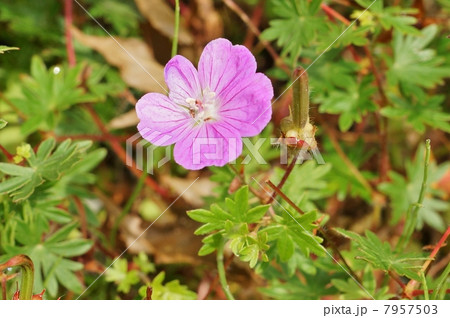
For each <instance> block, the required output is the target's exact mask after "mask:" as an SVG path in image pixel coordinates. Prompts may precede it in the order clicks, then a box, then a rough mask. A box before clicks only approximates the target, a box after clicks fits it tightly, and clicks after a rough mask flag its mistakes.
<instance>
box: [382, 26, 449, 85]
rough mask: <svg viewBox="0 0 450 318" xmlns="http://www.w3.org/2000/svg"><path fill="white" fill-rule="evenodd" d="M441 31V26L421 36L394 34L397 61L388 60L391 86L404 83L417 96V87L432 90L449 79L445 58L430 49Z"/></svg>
mask: <svg viewBox="0 0 450 318" xmlns="http://www.w3.org/2000/svg"><path fill="white" fill-rule="evenodd" d="M437 31H438V29H437V26H436V25H434V24H432V25H429V26H427V27H425V28H423V29H422V30H421V36H413V35H407V36H404V35H402V34H401V33H400V32H399V31H396V32H394V40H393V42H392V43H393V50H394V57H393V59H391V58H387V63H388V66H389V69H388V71H387V79H388V83H389V84H390V85H393V86H394V85H396V84H397V83H400V84H402V85H403V87H407V88H408V91H409V92H415V91H416V89H417V87H425V88H432V87H434V86H436V85H437V84H440V83H442V82H443V79H444V78H445V77H448V75H449V74H450V68H449V67H447V66H444V65H443V63H444V58H442V57H438V56H436V51H435V50H433V49H427V48H426V47H427V46H428V45H429V43H430V42H431V41H432V39H433V38H434V37H435V36H436V34H437Z"/></svg>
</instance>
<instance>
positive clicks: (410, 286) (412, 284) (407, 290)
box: [405, 226, 450, 295]
mask: <svg viewBox="0 0 450 318" xmlns="http://www.w3.org/2000/svg"><path fill="white" fill-rule="evenodd" d="M449 235H450V226H449V227H448V228H447V230H446V231H445V233H444V235H442V237H441V239H440V240H439V242H438V243H437V244H436V246H435V247H434V248H433V250H432V251H431V254H430V257H429V259H428V260H427V261H426V262H425V263H424V264H423V265H422V268H421V269H420V271H419V272H420V273H425V272H426V271H427V269H428V266H430V264H431V262H432V261H433V260H434V258H435V256H436V255H437V253H438V252H439V250H440V249H441V247H442V246H444V243H445V241H446V240H447V238H448V236H449ZM417 284H418V282H417V281H416V280H413V279H412V280H410V281H409V282H408V284H407V285H406V288H405V294H406V295H411V294H412V292H413V290H414V288H415V287H416V285H417Z"/></svg>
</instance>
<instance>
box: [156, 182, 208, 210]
mask: <svg viewBox="0 0 450 318" xmlns="http://www.w3.org/2000/svg"><path fill="white" fill-rule="evenodd" d="M160 179H161V183H162V184H163V185H164V186H165V187H167V188H169V189H170V190H172V192H173V193H175V194H176V195H180V194H181V193H183V199H184V201H186V202H187V203H188V204H190V205H191V206H192V207H201V206H203V204H204V201H203V199H202V198H204V197H207V196H212V195H214V193H213V191H212V189H213V188H214V187H215V186H216V184H215V183H214V182H212V181H211V180H209V179H208V178H200V179H198V180H197V181H196V182H194V179H190V178H189V179H188V178H186V179H184V178H176V177H172V176H170V175H161V178H160ZM192 182H194V183H193V184H192ZM191 184H192V186H190V187H189V185H191ZM188 187H189V188H188ZM187 188H188V189H187ZM186 189H187V190H186ZM184 191H185V192H184Z"/></svg>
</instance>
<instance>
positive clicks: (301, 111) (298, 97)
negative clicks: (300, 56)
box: [292, 66, 309, 129]
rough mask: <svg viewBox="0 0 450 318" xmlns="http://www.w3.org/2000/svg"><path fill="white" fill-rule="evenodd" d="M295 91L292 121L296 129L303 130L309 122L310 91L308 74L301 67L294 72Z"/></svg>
mask: <svg viewBox="0 0 450 318" xmlns="http://www.w3.org/2000/svg"><path fill="white" fill-rule="evenodd" d="M293 91H294V98H293V104H294V105H293V107H292V120H293V122H294V125H295V127H297V128H300V129H303V128H304V127H305V125H306V124H307V123H308V122H309V89H308V74H307V73H306V70H305V69H304V68H303V67H301V66H298V67H297V68H296V69H295V71H294V86H293Z"/></svg>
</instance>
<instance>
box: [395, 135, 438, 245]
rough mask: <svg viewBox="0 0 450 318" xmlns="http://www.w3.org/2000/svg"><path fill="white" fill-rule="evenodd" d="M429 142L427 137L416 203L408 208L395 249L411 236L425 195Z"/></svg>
mask: <svg viewBox="0 0 450 318" xmlns="http://www.w3.org/2000/svg"><path fill="white" fill-rule="evenodd" d="M430 143H431V141H430V139H427V140H426V141H425V164H424V168H423V179H422V186H421V188H420V193H419V199H418V200H417V203H415V204H413V205H411V206H410V208H409V209H408V212H407V216H406V223H405V227H404V229H403V233H402V235H401V236H400V239H399V240H398V243H397V246H396V251H401V250H403V249H404V248H405V247H406V244H407V243H408V241H409V238H410V237H411V235H412V233H413V232H414V229H415V228H416V224H417V217H418V214H419V210H420V208H421V207H422V202H423V199H424V197H425V190H426V188H427V180H428V164H429V163H430V153H431V145H430Z"/></svg>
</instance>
